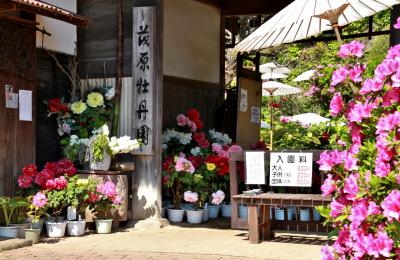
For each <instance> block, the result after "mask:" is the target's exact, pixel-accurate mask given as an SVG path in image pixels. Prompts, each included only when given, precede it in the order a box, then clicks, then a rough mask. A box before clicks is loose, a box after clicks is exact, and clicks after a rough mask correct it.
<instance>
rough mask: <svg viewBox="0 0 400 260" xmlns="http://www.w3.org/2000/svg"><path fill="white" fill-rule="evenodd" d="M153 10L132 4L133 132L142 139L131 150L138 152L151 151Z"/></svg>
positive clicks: (146, 152) (153, 67)
mask: <svg viewBox="0 0 400 260" xmlns="http://www.w3.org/2000/svg"><path fill="white" fill-rule="evenodd" d="M155 12H156V9H155V8H154V7H134V8H133V36H132V44H133V54H132V60H133V63H132V70H133V71H132V75H133V82H134V85H133V89H134V95H133V109H134V111H133V113H132V115H133V132H134V133H135V134H136V138H137V139H140V140H141V142H142V143H143V146H142V147H141V149H138V150H136V151H135V152H134V153H135V154H141V155H152V154H153V138H152V130H153V123H154V122H153V114H154V111H153V100H154V95H155V90H154V89H153V88H154V78H155V61H154V45H155V44H154V43H155Z"/></svg>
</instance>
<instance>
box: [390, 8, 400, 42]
mask: <svg viewBox="0 0 400 260" xmlns="http://www.w3.org/2000/svg"><path fill="white" fill-rule="evenodd" d="M399 16H400V5H395V6H393V8H392V10H391V13H390V46H393V45H396V44H399V43H400V30H399V29H396V28H394V27H393V24H395V23H396V21H397V17H399Z"/></svg>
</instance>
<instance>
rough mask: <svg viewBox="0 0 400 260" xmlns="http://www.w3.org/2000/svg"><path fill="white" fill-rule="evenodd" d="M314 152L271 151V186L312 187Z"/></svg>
mask: <svg viewBox="0 0 400 260" xmlns="http://www.w3.org/2000/svg"><path fill="white" fill-rule="evenodd" d="M312 162H313V154H312V153H271V157H270V175H269V183H270V186H288V187H311V180H312Z"/></svg>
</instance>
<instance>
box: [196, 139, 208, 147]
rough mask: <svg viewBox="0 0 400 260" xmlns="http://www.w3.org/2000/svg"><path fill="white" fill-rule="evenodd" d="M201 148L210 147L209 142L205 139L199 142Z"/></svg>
mask: <svg viewBox="0 0 400 260" xmlns="http://www.w3.org/2000/svg"><path fill="white" fill-rule="evenodd" d="M199 146H200V147H201V148H207V147H209V146H210V142H209V141H208V140H207V139H203V140H201V141H200V142H199Z"/></svg>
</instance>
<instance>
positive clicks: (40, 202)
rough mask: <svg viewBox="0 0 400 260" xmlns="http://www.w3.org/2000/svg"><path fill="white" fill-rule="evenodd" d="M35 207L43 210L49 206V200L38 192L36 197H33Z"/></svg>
mask: <svg viewBox="0 0 400 260" xmlns="http://www.w3.org/2000/svg"><path fill="white" fill-rule="evenodd" d="M32 202H33V205H35V207H37V208H43V207H44V206H46V205H47V198H46V195H45V194H44V193H41V192H38V193H36V195H35V196H33V200H32Z"/></svg>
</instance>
